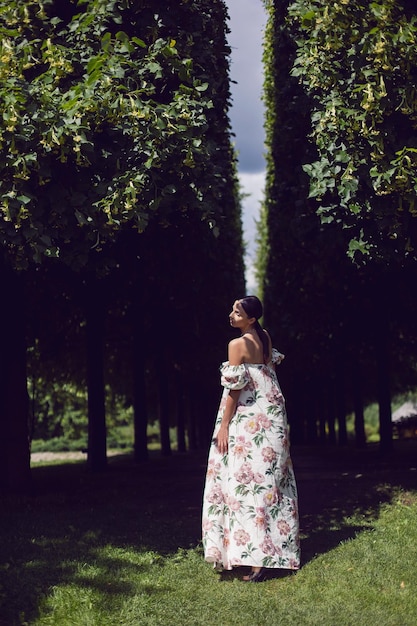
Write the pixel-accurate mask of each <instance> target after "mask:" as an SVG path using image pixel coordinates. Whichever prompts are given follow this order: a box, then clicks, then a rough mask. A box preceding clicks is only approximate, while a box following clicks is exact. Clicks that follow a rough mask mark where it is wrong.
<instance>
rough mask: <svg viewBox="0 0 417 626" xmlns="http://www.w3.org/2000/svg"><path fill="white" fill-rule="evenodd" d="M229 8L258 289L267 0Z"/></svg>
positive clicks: (235, 116)
mask: <svg viewBox="0 0 417 626" xmlns="http://www.w3.org/2000/svg"><path fill="white" fill-rule="evenodd" d="M225 4H226V6H227V9H228V12H229V17H230V19H229V22H228V26H229V28H230V31H231V32H230V33H229V34H228V36H227V39H228V42H229V45H230V47H231V57H230V79H231V81H236V82H235V83H234V82H232V83H231V85H230V88H231V92H232V107H231V109H230V111H229V116H230V121H231V125H232V131H233V133H234V135H235V136H234V137H233V141H234V144H235V149H236V152H237V158H238V175H239V180H240V184H241V187H242V192H243V193H244V194H248V196H247V197H246V198H245V199H244V200H243V203H242V220H243V235H244V240H245V243H246V256H245V264H246V287H247V292H248V293H251V292H254V291H255V289H256V281H255V276H254V271H253V262H254V260H255V256H256V241H255V238H256V224H255V220H257V219H258V215H259V207H260V203H261V201H262V197H263V190H264V184H265V158H264V154H265V147H264V138H265V131H264V128H263V124H264V106H263V103H262V100H261V98H262V88H263V65H262V44H263V38H264V30H265V24H266V12H265V9H264V5H263V1H262V0H225Z"/></svg>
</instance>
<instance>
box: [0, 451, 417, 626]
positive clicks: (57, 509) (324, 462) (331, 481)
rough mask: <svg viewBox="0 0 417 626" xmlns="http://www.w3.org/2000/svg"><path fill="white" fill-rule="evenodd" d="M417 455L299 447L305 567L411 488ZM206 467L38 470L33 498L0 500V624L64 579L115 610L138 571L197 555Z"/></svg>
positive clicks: (33, 610)
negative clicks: (146, 555) (144, 557)
mask: <svg viewBox="0 0 417 626" xmlns="http://www.w3.org/2000/svg"><path fill="white" fill-rule="evenodd" d="M415 453H416V446H415V445H414V446H410V447H409V448H408V449H407V447H406V446H404V445H402V446H401V447H400V448H399V449H398V450H396V452H395V454H394V455H393V456H392V457H391V458H389V459H387V458H381V457H379V456H378V454H377V451H376V450H375V449H374V448H368V449H367V450H364V451H361V452H358V451H354V450H352V449H350V450H335V449H330V448H329V449H325V450H322V449H318V448H316V449H315V448H298V449H297V448H296V449H294V451H293V460H294V467H295V472H296V477H297V484H298V489H299V501H300V521H301V538H302V544H301V545H302V565H305V564H306V563H308V562H309V561H310V560H311V559H313V558H315V557H316V556H317V555H319V554H322V553H325V552H327V551H329V550H331V549H332V548H334V547H335V546H337V545H338V544H339V543H340V542H341V541H346V540H347V539H350V538H353V537H354V536H355V535H356V534H357V533H358V532H361V531H362V530H363V529H366V528H369V527H370V526H371V524H372V520H373V519H375V518H376V517H377V516H378V513H379V509H380V506H381V505H382V504H383V503H384V502H387V501H389V500H390V499H391V498H392V496H393V493H395V491H396V490H398V489H402V490H407V489H409V490H411V489H415V488H416V479H417V472H416V470H415V469H413V464H417V461H416V458H417V456H416V455H415ZM205 470H206V454H197V453H188V454H185V455H180V454H176V455H173V456H171V457H166V458H164V457H162V458H161V457H160V458H156V459H152V460H150V461H148V462H145V463H142V464H140V465H135V464H134V463H133V461H132V458H131V457H130V456H128V455H125V456H121V457H112V458H111V459H109V467H108V471H106V472H105V473H103V474H91V473H89V472H88V471H87V467H86V465H85V463H73V464H65V463H64V464H62V465H53V466H44V467H35V468H34V469H33V476H34V486H35V492H34V494H33V495H32V496H9V497H7V498H5V500H4V502H3V507H2V509H3V510H2V515H1V517H0V532H1V536H2V542H0V625H1V626H18V625H19V626H20V624H22V622H23V621H26V622H28V623H31V622H33V621H35V619H36V617H37V616H38V615H39V604H40V602H42V601H43V600H44V599H45V598H47V597H48V596H49V595H50V593H51V589H53V588H54V587H56V586H60V585H64V584H67V583H68V584H70V583H72V584H74V583H75V584H77V585H79V586H80V588H81V587H84V588H85V587H90V588H94V589H95V590H96V591H98V592H99V597H100V598H101V600H100V601H101V602H103V603H104V604H106V603H107V602H109V603H111V606H112V610H114V607H115V606H116V607H117V606H118V602H120V603H122V601H123V598H125V597H126V596H128V595H132V594H134V593H137V587H136V588H135V587H134V585H132V584H131V582H130V580H129V579H130V578H131V577H132V575H133V574H137V573H138V572H139V573H141V572H143V573H144V575H145V574H147V573H148V572H150V570H151V568H155V567H163V566H164V562H165V557H166V556H169V555H173V554H175V553H177V552H178V550H180V549H185V550H187V549H189V548H196V547H198V548H199V549H201V545H200V532H201V531H200V519H201V517H200V516H201V499H202V491H203V485H204V477H205ZM108 546H111V548H112V552H111V555H113V554H114V556H108V555H109V551H108V550H107V547H108ZM105 548H106V556H104V549H105ZM125 549H129V551H130V552H131V551H132V549H133V551H134V553H135V554H136V553H137V555H138V559H137V562H131V560H130V561H128V560H126V559H125V558H123V554H124V550H125ZM145 551H152V552H154V553H155V555H156V557H155V560H154V562H153V563H152V565H150V564H147V563H143V562H142V561H141V560H140V554H141V553H143V552H145ZM80 563H82V564H85V567H86V571H83V569H82V568H81V570H80V567H79V564H80ZM89 567H92V568H95V571H96V573H95V574H94V575H90V572H89V571H88V568H89ZM272 574H273V575H274V576H284V575H289V574H291V572H288V571H286V570H285V571H282V572H273V573H272ZM226 578H227V577H226ZM144 580H146V577H145V576H144ZM109 581H110V584H109ZM149 591H150V592H152V593H154V592H155V590H153V589H150V590H149ZM144 592H146V590H145V589H144ZM162 592H163V589H162V590H161V588H158V593H162ZM22 616H24V620H23V619H22Z"/></svg>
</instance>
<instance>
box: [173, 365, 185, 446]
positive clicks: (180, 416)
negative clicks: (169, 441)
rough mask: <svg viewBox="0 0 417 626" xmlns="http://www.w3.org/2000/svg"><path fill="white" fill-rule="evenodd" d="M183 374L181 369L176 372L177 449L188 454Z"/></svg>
mask: <svg viewBox="0 0 417 626" xmlns="http://www.w3.org/2000/svg"><path fill="white" fill-rule="evenodd" d="M182 376H183V375H182V372H181V370H180V369H176V370H175V389H176V394H177V448H178V452H186V451H187V444H186V441H185V415H184V412H185V403H184V389H183V382H182Z"/></svg>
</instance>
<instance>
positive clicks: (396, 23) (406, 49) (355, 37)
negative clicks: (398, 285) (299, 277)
mask: <svg viewBox="0 0 417 626" xmlns="http://www.w3.org/2000/svg"><path fill="white" fill-rule="evenodd" d="M288 16H289V17H288V25H289V27H290V28H292V29H294V28H296V29H297V31H296V33H295V39H296V45H297V49H296V56H295V59H294V64H293V68H292V72H291V73H292V75H293V76H296V77H297V78H298V79H299V81H300V82H301V84H302V85H303V87H304V89H305V91H306V93H307V94H308V95H309V96H310V97H311V103H312V116H311V121H312V130H311V137H312V140H313V142H314V146H315V148H316V149H317V153H318V158H317V159H315V160H313V161H311V162H310V163H306V164H305V165H304V169H305V171H306V172H307V173H308V175H309V177H310V197H313V198H315V199H316V200H317V201H318V202H319V206H318V210H317V213H318V215H319V216H320V219H321V222H322V223H323V224H328V223H332V222H335V223H337V224H338V225H339V227H340V228H341V229H344V231H345V233H344V235H345V238H346V240H347V246H348V253H349V256H350V257H352V258H354V259H355V260H356V261H357V262H363V261H364V260H365V258H372V259H380V260H383V261H385V260H387V259H388V258H389V259H391V260H394V259H395V260H397V261H398V260H402V261H404V260H405V259H410V258H411V259H414V260H415V259H417V204H416V193H417V98H416V90H417V15H416V14H415V6H414V5H413V3H411V2H409V1H408V0H404V1H398V0H379V1H378V2H362V1H360V0H355V1H353V0H345V1H343V2H332V3H328V2H325V1H323V0H296V1H295V2H293V3H291V5H290V6H289V9H288Z"/></svg>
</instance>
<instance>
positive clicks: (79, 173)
mask: <svg viewBox="0 0 417 626" xmlns="http://www.w3.org/2000/svg"><path fill="white" fill-rule="evenodd" d="M197 4H198V6H197ZM212 4H213V3H208V2H205V1H204V0H201V2H200V3H194V4H193V6H192V7H191V8H192V10H193V11H194V15H198V14H199V11H200V15H199V19H200V20H201V19H202V16H203V15H204V16H205V19H206V20H209V19H210V15H214V11H217V12H218V11H219V8H220V10H221V11H223V13H224V7H223V5H222V3H220V2H219V3H216V5H215V6H214V8H213V7H212V6H211V5H212ZM187 6H188V3H187V2H185V1H184V2H181V8H182V9H183V10H185V9H186V8H187ZM174 7H177V8H178V3H169V9H170V10H171V16H172V15H173V8H174ZM0 10H1V12H0V15H1V21H0V34H1V42H0V46H1V58H2V66H1V69H0V78H1V87H0V101H1V102H2V104H3V117H2V120H1V121H0V140H1V142H2V148H3V150H2V153H1V156H0V163H1V167H2V178H1V182H0V206H1V215H0V233H1V238H2V251H3V255H4V257H5V260H6V262H7V263H9V265H10V266H11V267H13V268H15V269H18V270H19V269H26V268H28V267H29V266H30V264H31V263H32V262H35V263H38V262H40V261H41V260H42V257H43V256H46V257H49V258H52V259H57V260H59V261H62V262H63V263H65V264H67V265H68V266H70V267H71V268H72V269H74V270H78V269H80V268H82V267H84V266H85V265H87V264H91V259H92V257H93V256H95V255H96V254H97V253H98V252H101V253H102V254H101V256H100V263H99V264H100V265H101V270H103V269H106V268H107V267H109V266H111V265H112V264H113V262H114V260H113V259H111V257H109V256H108V255H107V256H106V255H104V254H103V250H104V251H105V250H107V249H108V245H107V244H108V242H111V241H112V240H113V239H114V238H115V236H116V235H117V233H118V231H119V230H120V229H121V227H122V226H123V225H124V224H129V225H132V226H133V227H134V228H136V229H137V230H138V232H142V231H143V230H144V229H145V228H146V227H147V224H148V222H149V221H151V220H152V219H154V218H155V217H156V218H157V219H158V220H159V221H160V222H162V223H163V222H165V223H168V222H169V218H170V215H171V214H172V213H173V212H174V213H175V212H187V211H191V212H197V213H198V215H199V217H200V219H202V220H205V223H206V224H209V225H210V227H211V228H212V229H214V228H215V227H216V225H215V223H214V220H212V218H213V214H214V210H215V208H216V205H217V204H218V202H219V200H220V199H221V198H222V196H223V195H224V189H225V187H226V186H227V185H228V184H229V182H230V178H228V177H227V176H224V175H222V167H223V165H224V163H225V158H227V157H228V156H230V154H231V153H230V145H229V146H228V148H226V151H225V146H226V142H225V138H224V137H223V143H222V145H220V144H219V143H216V142H213V141H211V140H208V139H207V137H206V132H207V129H208V128H209V123H208V117H207V115H208V113H209V112H210V110H211V109H212V108H213V100H212V97H213V93H211V94H210V95H208V83H207V81H205V80H203V79H202V78H201V77H203V78H204V73H205V70H204V69H203V71H201V69H200V68H199V70H198V72H196V67H198V64H195V63H194V61H193V49H194V44H195V42H194V38H193V36H192V35H191V34H190V36H188V37H182V38H179V41H178V42H177V41H176V40H175V39H174V38H173V37H172V36H171V35H170V34H169V29H167V28H166V25H165V24H164V23H163V21H162V20H161V18H160V16H159V15H158V14H156V13H155V10H154V7H153V6H152V3H149V2H146V1H144V2H142V3H139V5H135V7H134V8H132V7H131V5H130V2H128V1H127V0H126V1H125V2H119V3H116V2H115V1H112V0H110V1H109V0H81V2H80V3H79V4H78V6H77V8H75V7H74V5H73V4H72V3H71V2H68V3H60V2H54V1H53V0H49V1H48V0H45V2H44V3H39V2H36V1H34V0H33V1H32V0H29V1H25V2H23V1H22V0H14V1H12V2H1V3H0ZM220 14H221V12H220ZM135 23H137V24H140V26H141V29H143V38H139V37H138V36H137V35H138V34H139V33H138V32H137V31H135V29H132V25H134V24H135ZM132 30H134V31H135V32H130V31H132ZM185 30H186V29H185ZM164 33H165V34H166V37H164ZM141 34H142V32H141ZM218 67H219V68H220V67H221V69H222V70H223V69H224V65H223V66H222V65H221V63H220V62H218ZM197 73H198V74H199V76H198V77H197ZM225 76H226V75H225V74H224V75H223V76H222V75H221V74H220V75H219V76H218V79H217V80H218V84H221V81H222V80H223V81H225ZM225 84H227V81H226V82H225ZM223 93H224V91H223ZM223 130H224V127H223ZM223 130H222V132H223ZM229 165H230V164H229ZM223 174H224V171H223ZM179 190H181V193H180V194H178V191H179ZM22 331H23V329H22ZM23 371H24V368H20V372H23ZM19 419H20V423H22V424H23V422H24V421H25V420H27V414H25V415H24V414H23V413H22V414H21V415H20V418H19ZM6 421H7V415H6V413H5V412H4V413H3V414H2V419H1V422H2V423H3V422H4V423H6ZM26 432H27V431H26ZM25 438H26V439H27V437H26V435H24V437H22V438H21V440H20V445H22V446H23V445H26V449H27V443H26V444H24V439H25Z"/></svg>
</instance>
